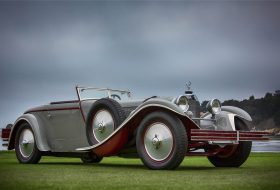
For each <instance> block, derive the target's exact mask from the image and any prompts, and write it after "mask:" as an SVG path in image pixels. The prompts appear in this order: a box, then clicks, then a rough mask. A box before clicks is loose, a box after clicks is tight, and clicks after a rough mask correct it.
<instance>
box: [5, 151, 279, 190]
mask: <svg viewBox="0 0 280 190" xmlns="http://www.w3.org/2000/svg"><path fill="white" fill-rule="evenodd" d="M0 189H1V190H4V189H7V190H12V189H24V190H25V189H40V190H43V189H65V190H69V189H94V190H100V189H121V190H124V189H133V190H136V189H158V190H162V189H168V190H169V189H192V190H194V189H199V190H202V189H213V190H218V189H221V190H229V189H236V190H243V189H252V190H253V189H254V190H258V189H280V154H279V153H252V154H251V156H250V158H249V159H248V160H247V162H246V163H245V164H244V165H243V166H242V167H240V168H215V167H213V166H212V165H211V164H210V163H209V162H208V160H207V158H205V157H189V158H186V159H185V160H184V162H183V163H182V164H181V166H180V167H179V168H178V169H177V170H174V171H153V170H149V169H147V168H145V167H144V166H143V164H142V163H141V161H140V160H139V159H123V158H117V157H111V158H105V159H104V160H103V161H102V162H101V163H100V164H82V163H81V162H80V160H79V159H77V158H56V157H43V158H42V160H41V162H40V163H39V164H36V165H27V164H19V163H18V162H17V160H16V158H15V153H14V152H5V151H0Z"/></svg>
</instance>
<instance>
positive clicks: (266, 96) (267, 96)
mask: <svg viewBox="0 0 280 190" xmlns="http://www.w3.org/2000/svg"><path fill="white" fill-rule="evenodd" d="M271 97H272V93H270V92H267V93H266V94H265V96H264V98H265V99H268V98H271Z"/></svg>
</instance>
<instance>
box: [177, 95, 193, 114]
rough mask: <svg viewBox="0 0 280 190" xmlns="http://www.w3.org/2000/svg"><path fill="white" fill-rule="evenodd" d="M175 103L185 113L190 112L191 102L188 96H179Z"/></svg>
mask: <svg viewBox="0 0 280 190" xmlns="http://www.w3.org/2000/svg"><path fill="white" fill-rule="evenodd" d="M174 103H175V104H176V105H177V106H178V107H179V108H181V109H182V110H183V112H187V111H188V110H189V107H190V106H189V100H188V98H187V96H185V95H180V96H178V97H177V98H176V99H175V101H174Z"/></svg>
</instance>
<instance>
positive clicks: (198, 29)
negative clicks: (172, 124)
mask: <svg viewBox="0 0 280 190" xmlns="http://www.w3.org/2000/svg"><path fill="white" fill-rule="evenodd" d="M279 60H280V2H279V1H273V2H272V1H246V2H242V1H195V2H194V1H193V2H192V1H175V2H174V1H171V2H156V1H154V2H135V1H134V2H125V1H122V2H116V1H111V2H91V1H90V2H71V3H69V2H68V3H67V2H31V1H30V2H3V1H1V2H0V82H1V83H0V84H1V91H0V127H5V125H6V124H7V123H9V122H14V121H15V119H16V118H17V117H18V116H19V115H20V114H22V112H24V111H25V110H26V109H28V108H30V107H32V106H36V105H40V104H45V103H48V102H50V101H55V100H66V99H75V98H76V94H75V91H74V87H75V85H77V84H79V85H90V86H98V87H112V88H121V89H130V90H131V91H132V92H133V94H134V96H136V97H148V96H152V95H179V94H180V93H183V92H184V90H185V83H186V82H187V81H188V80H190V81H192V87H193V90H194V91H195V92H196V94H197V95H198V97H199V99H200V100H205V99H211V98H214V97H217V98H220V99H221V100H225V99H239V100H241V99H245V98H248V97H249V96H250V95H255V96H256V97H261V96H264V94H265V93H266V92H267V91H271V92H273V91H275V90H277V89H280V85H279V84H280V82H279V71H280V63H279Z"/></svg>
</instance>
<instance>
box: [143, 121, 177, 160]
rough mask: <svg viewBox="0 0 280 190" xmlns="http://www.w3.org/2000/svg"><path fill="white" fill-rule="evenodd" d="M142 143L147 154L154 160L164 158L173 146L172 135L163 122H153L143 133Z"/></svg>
mask: <svg viewBox="0 0 280 190" xmlns="http://www.w3.org/2000/svg"><path fill="white" fill-rule="evenodd" d="M144 145H145V150H146V152H147V154H148V155H149V156H150V157H151V158H152V159H153V160H155V161H162V160H164V159H166V158H167V157H168V156H169V155H170V153H171V151H172V148H173V135H172V133H171V131H170V129H169V128H168V127H167V126H166V125H165V124H164V123H160V122H157V123H153V124H151V125H149V126H148V128H147V130H146V132H145V134H144Z"/></svg>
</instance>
